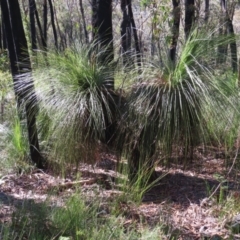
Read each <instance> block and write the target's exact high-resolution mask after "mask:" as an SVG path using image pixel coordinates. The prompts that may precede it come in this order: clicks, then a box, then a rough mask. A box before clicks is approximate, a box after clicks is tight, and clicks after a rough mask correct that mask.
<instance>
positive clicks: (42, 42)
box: [34, 1, 47, 49]
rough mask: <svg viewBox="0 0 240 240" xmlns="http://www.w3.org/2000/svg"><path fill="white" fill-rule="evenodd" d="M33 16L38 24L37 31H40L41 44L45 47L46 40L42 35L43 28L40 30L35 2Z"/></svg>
mask: <svg viewBox="0 0 240 240" xmlns="http://www.w3.org/2000/svg"><path fill="white" fill-rule="evenodd" d="M34 4H35V1H34ZM35 18H36V22H37V26H38V29H39V32H40V37H41V45H42V46H43V48H44V49H45V48H46V46H47V44H46V41H45V39H44V36H43V30H42V26H41V22H40V18H39V15H38V11H37V8H36V4H35Z"/></svg>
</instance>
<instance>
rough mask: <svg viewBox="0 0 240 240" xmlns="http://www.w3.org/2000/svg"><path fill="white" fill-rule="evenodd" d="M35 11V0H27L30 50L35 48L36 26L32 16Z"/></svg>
mask: <svg viewBox="0 0 240 240" xmlns="http://www.w3.org/2000/svg"><path fill="white" fill-rule="evenodd" d="M35 11H36V3H35V0H29V19H30V29H31V44H32V50H36V49H37V36H36V26H35V17H34V16H35Z"/></svg>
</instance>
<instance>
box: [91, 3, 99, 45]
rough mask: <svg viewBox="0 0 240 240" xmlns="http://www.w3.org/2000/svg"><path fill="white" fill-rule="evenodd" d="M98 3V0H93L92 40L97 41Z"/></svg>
mask: <svg viewBox="0 0 240 240" xmlns="http://www.w3.org/2000/svg"><path fill="white" fill-rule="evenodd" d="M97 10H98V5H97V0H92V40H93V42H96V41H97V31H98V12H97Z"/></svg>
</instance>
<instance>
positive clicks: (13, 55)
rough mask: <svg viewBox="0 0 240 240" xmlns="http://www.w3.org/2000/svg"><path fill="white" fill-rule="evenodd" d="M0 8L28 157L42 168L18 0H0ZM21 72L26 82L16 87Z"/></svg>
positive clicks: (31, 85)
mask: <svg viewBox="0 0 240 240" xmlns="http://www.w3.org/2000/svg"><path fill="white" fill-rule="evenodd" d="M1 10H2V16H3V22H4V25H5V29H6V39H7V47H8V53H9V58H10V66H11V71H12V76H13V81H14V86H15V87H14V91H15V95H16V99H17V102H18V111H19V115H21V113H20V108H21V106H24V107H25V113H26V118H27V130H28V139H29V145H30V157H31V160H32V161H33V163H35V164H36V166H37V167H38V168H43V160H42V157H41V155H40V149H39V143H38V133H37V127H36V115H35V114H36V111H34V108H35V107H36V105H35V104H36V102H35V101H36V97H35V94H34V85H33V82H32V77H31V63H30V58H29V54H28V51H27V41H26V37H25V34H24V29H23V24H22V19H21V13H20V7H19V3H18V0H1ZM23 72H24V73H26V74H27V75H28V77H29V78H28V82H26V85H23V86H21V88H19V87H16V83H17V81H18V80H19V79H18V76H19V74H22V73H23ZM30 92H31V93H32V94H31V96H29V95H28V93H30ZM33 102H34V105H33Z"/></svg>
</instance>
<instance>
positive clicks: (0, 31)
mask: <svg viewBox="0 0 240 240" xmlns="http://www.w3.org/2000/svg"><path fill="white" fill-rule="evenodd" d="M2 40H3V33H2V23H1V24H0V49H3V41H2Z"/></svg>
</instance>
